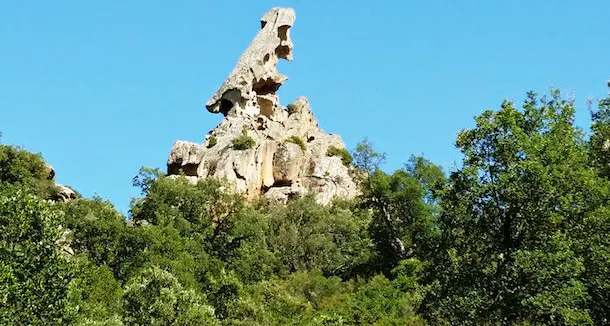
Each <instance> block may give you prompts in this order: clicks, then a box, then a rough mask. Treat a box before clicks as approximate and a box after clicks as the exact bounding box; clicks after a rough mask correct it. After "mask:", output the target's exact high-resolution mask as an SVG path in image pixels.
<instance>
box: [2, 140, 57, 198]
mask: <svg viewBox="0 0 610 326" xmlns="http://www.w3.org/2000/svg"><path fill="white" fill-rule="evenodd" d="M51 171H52V170H51V168H50V167H49V166H47V165H45V163H44V161H43V160H42V156H41V155H40V154H33V153H30V152H28V151H26V150H23V149H20V148H17V147H13V146H7V145H0V187H4V186H8V185H19V186H22V187H26V188H28V189H30V190H31V191H32V192H33V193H34V194H36V195H38V196H40V197H42V198H45V199H47V198H48V199H52V198H54V197H55V195H56V194H57V188H56V187H55V183H54V182H53V175H52V173H51Z"/></svg>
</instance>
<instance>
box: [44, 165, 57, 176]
mask: <svg viewBox="0 0 610 326" xmlns="http://www.w3.org/2000/svg"><path fill="white" fill-rule="evenodd" d="M44 168H45V170H46V172H47V180H55V169H54V168H53V167H52V166H51V165H50V164H49V163H46V162H45V163H44Z"/></svg>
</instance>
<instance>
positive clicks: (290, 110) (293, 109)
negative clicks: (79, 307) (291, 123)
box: [286, 103, 297, 114]
mask: <svg viewBox="0 0 610 326" xmlns="http://www.w3.org/2000/svg"><path fill="white" fill-rule="evenodd" d="M286 108H287V109H288V114H293V113H295V112H296V111H297V105H296V104H294V103H290V104H288V105H287V106H286Z"/></svg>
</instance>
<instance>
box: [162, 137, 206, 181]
mask: <svg viewBox="0 0 610 326" xmlns="http://www.w3.org/2000/svg"><path fill="white" fill-rule="evenodd" d="M200 147H201V145H199V144H195V143H191V142H187V141H182V140H179V141H176V142H175V143H174V146H173V147H172V150H171V152H170V154H169V158H168V159H167V169H168V173H169V174H179V173H180V172H183V173H184V174H185V175H188V176H193V175H197V168H198V166H199V163H201V157H200V156H199V152H200V151H199V149H200Z"/></svg>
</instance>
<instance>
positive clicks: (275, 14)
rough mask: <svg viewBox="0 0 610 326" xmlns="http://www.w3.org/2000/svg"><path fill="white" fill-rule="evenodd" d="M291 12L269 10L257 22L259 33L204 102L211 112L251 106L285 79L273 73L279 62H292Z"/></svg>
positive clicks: (226, 111) (292, 17)
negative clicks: (222, 81) (284, 60)
mask: <svg viewBox="0 0 610 326" xmlns="http://www.w3.org/2000/svg"><path fill="white" fill-rule="evenodd" d="M294 20H295V13H294V10H292V9H290V8H273V9H271V10H270V11H269V12H267V13H266V14H265V15H264V16H263V18H262V19H261V30H260V31H259V32H258V35H256V37H255V38H254V40H253V41H252V43H251V44H250V46H249V47H248V48H247V49H246V51H245V52H244V53H243V54H242V55H241V58H239V61H238V62H237V65H236V66H235V68H234V69H233V72H231V74H230V75H229V77H227V79H226V80H225V82H224V84H223V85H222V86H221V87H220V89H219V90H218V91H216V93H215V94H214V95H213V96H212V97H211V98H210V99H209V100H208V103H207V104H206V107H207V109H208V111H210V112H212V113H218V112H222V113H223V114H225V115H227V113H228V112H229V111H230V110H231V109H232V108H233V107H234V106H239V107H242V108H244V107H246V106H248V105H249V104H252V105H251V106H253V107H255V106H256V103H255V102H254V103H248V102H249V101H257V96H259V97H264V96H266V95H269V94H275V91H277V90H278V88H280V86H282V84H283V83H284V82H285V81H286V79H287V77H286V76H284V75H282V74H280V73H279V72H278V71H277V68H276V65H277V62H278V60H279V59H286V60H289V61H291V60H292V41H291V40H290V34H289V31H290V28H291V27H292V24H294Z"/></svg>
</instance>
